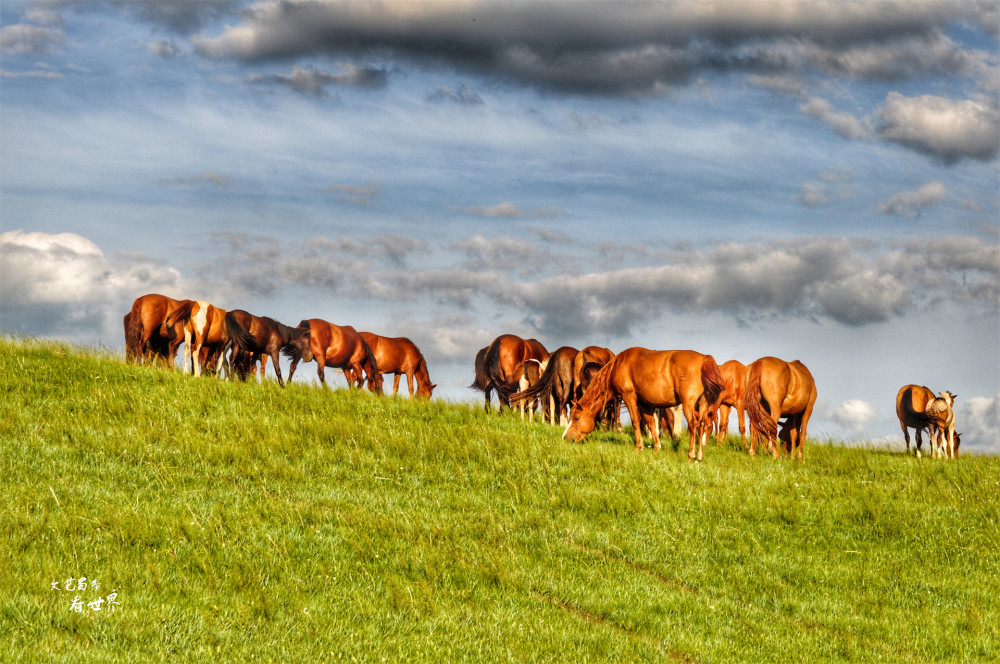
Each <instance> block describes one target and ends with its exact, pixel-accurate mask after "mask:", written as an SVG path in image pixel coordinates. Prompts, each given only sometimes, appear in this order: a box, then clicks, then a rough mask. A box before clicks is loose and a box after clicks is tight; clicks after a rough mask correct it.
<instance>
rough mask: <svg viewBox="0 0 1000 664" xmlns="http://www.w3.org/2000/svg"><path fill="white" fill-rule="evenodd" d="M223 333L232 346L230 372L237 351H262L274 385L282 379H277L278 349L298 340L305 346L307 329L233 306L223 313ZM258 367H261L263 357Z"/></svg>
mask: <svg viewBox="0 0 1000 664" xmlns="http://www.w3.org/2000/svg"><path fill="white" fill-rule="evenodd" d="M226 333H227V334H228V335H229V342H228V344H227V346H232V348H233V352H232V353H230V356H229V371H230V373H234V369H235V360H236V358H237V356H238V355H239V354H240V353H251V354H254V353H260V354H265V355H267V356H268V357H270V358H271V364H272V365H273V366H274V373H275V375H276V376H277V377H278V385H281V386H282V387H284V386H285V381H284V380H282V379H281V365H280V364H278V353H279V352H285V353H286V354H287V353H291V352H293V349H295V348H298V344H303V345H306V346H308V335H309V330H302V329H299V328H295V327H288V326H287V325H283V324H282V323H279V322H278V321H276V320H274V319H273V318H268V317H267V316H254V315H253V314H251V313H248V312H246V311H243V310H242V309H236V310H234V311H230V312H227V313H226ZM251 357H253V355H251ZM261 368H262V369H263V360H261ZM261 378H263V370H262V371H261ZM290 379H291V376H289V380H290Z"/></svg>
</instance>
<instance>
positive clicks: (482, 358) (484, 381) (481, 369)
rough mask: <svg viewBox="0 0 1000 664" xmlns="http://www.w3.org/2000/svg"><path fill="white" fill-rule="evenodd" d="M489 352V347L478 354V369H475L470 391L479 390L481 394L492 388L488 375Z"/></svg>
mask: <svg viewBox="0 0 1000 664" xmlns="http://www.w3.org/2000/svg"><path fill="white" fill-rule="evenodd" d="M488 351H489V347H488V346H487V347H486V348H482V349H480V350H479V352H478V353H476V368H475V369H474V371H475V375H474V377H473V379H472V384H471V385H469V388H470V389H473V390H479V391H480V392H485V391H486V388H488V387H489V386H490V379H489V376H487V375H486V353H487V352H488Z"/></svg>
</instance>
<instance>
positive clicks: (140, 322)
mask: <svg viewBox="0 0 1000 664" xmlns="http://www.w3.org/2000/svg"><path fill="white" fill-rule="evenodd" d="M190 301H191V300H175V299H173V298H169V297H167V296H166V295H157V294H156V293H150V294H148V295H140V296H139V297H137V298H136V299H135V301H134V302H133V303H132V310H131V311H130V312H129V315H128V317H127V320H128V328H127V329H126V331H125V357H126V358H129V359H131V360H132V361H133V362H136V363H142V362H144V361H147V360H149V359H151V358H149V357H148V356H147V355H146V350H147V344H148V345H149V347H150V348H151V349H152V350H153V355H154V356H160V355H162V356H163V357H164V358H165V359H166V361H167V362H169V363H170V364H173V361H174V358H175V357H176V356H177V347H178V346H180V345H181V341H183V340H184V338H183V334H184V326H183V324H181V323H179V322H177V323H174V324H173V325H172V326H171V328H170V329H169V330H168V329H167V328H166V327H165V326H164V323H166V321H167V318H168V317H169V316H170V314H172V313H173V312H174V311H175V310H176V309H177V308H178V307H180V306H181V305H183V304H185V303H187V302H190ZM171 332H173V335H171ZM163 346H166V353H165V354H164V353H162V352H160V350H162V348H163Z"/></svg>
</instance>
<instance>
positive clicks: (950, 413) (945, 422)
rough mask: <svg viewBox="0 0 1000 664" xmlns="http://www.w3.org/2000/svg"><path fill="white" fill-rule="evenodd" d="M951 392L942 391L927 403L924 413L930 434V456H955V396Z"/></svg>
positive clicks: (950, 457)
mask: <svg viewBox="0 0 1000 664" xmlns="http://www.w3.org/2000/svg"><path fill="white" fill-rule="evenodd" d="M956 396H957V395H954V394H952V393H951V392H947V391H945V392H942V393H941V394H940V395H939V396H937V397H936V398H934V399H933V400H932V401H931V402H930V403H928V404H927V408H926V410H925V411H924V414H925V415H927V424H928V428H929V429H930V435H931V458H932V459H933V458H936V457H941V456H943V455H945V454H947V456H948V458H949V459H952V458H954V456H955V397H956Z"/></svg>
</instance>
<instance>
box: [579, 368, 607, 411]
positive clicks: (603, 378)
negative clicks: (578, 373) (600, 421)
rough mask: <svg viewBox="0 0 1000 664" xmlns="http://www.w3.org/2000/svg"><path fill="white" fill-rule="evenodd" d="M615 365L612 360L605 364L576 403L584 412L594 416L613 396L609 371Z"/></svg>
mask: <svg viewBox="0 0 1000 664" xmlns="http://www.w3.org/2000/svg"><path fill="white" fill-rule="evenodd" d="M615 364H616V363H615V361H614V360H612V361H611V362H608V363H607V364H605V365H604V366H603V367H601V370H600V371H598V372H597V373H596V374H595V375H594V378H593V380H591V381H590V385H588V386H587V390H586V391H585V392H584V393H583V396H582V397H580V401H579V403H578V405H579V407H580V408H581V409H583V411H584V412H586V413H588V414H591V415H596V414H597V413H598V412H599V411H600V410H601V409H602V408H604V406H605V404H607V403H608V401H610V400H611V398H612V397H613V396H614V394H612V391H611V370H612V367H613V366H614V365H615Z"/></svg>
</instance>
